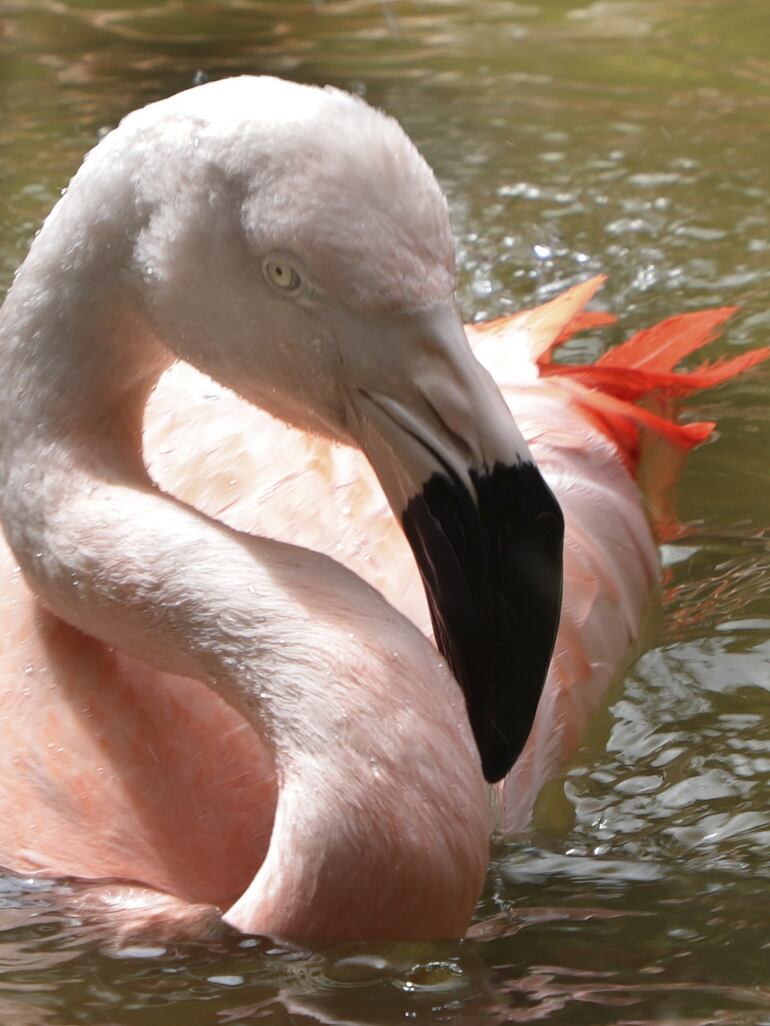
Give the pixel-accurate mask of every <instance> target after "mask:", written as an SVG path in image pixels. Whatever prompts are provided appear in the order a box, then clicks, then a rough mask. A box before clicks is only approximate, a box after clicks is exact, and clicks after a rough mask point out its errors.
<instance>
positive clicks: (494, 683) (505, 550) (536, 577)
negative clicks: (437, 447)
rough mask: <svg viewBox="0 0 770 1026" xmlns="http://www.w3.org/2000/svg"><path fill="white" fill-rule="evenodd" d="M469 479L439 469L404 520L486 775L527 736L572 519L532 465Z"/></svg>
mask: <svg viewBox="0 0 770 1026" xmlns="http://www.w3.org/2000/svg"><path fill="white" fill-rule="evenodd" d="M471 480H472V483H473V487H474V492H475V494H472V493H471V492H469V491H468V489H467V487H465V486H464V485H463V484H462V482H460V481H459V480H457V479H452V478H450V477H448V476H446V475H444V474H434V475H433V476H432V477H431V478H430V480H429V481H428V482H427V483H426V485H425V487H424V488H423V490H422V492H421V493H420V494H419V495H416V496H414V497H413V499H412V500H411V501H410V503H409V504H408V506H407V508H406V510H405V511H404V514H403V526H404V531H405V533H406V536H407V538H408V540H409V543H410V545H411V546H412V550H413V552H414V554H415V558H416V559H417V563H418V565H419V567H420V572H421V574H422V578H423V583H424V585H425V590H426V593H427V596H428V602H429V605H430V610H431V617H432V620H433V628H434V632H435V635H436V643H437V644H438V647H439V649H440V650H441V652H442V653H443V654H444V655H445V656H446V658H447V660H448V662H449V664H450V666H451V667H452V670H453V672H454V674H455V677H456V678H457V680H458V682H459V684H460V686H461V687H462V689H463V692H464V695H465V701H466V705H467V707H468V715H469V719H470V723H471V727H472V728H473V732H474V736H475V738H476V743H477V745H478V749H479V754H480V756H481V764H482V769H483V772H484V776H485V778H486V779H487V780H488V781H489V782H490V783H494V782H496V781H498V780H501V779H502V778H503V777H505V776H506V774H507V773H508V772H509V771H510V769H511V767H512V766H513V764H514V763H515V761H516V759H517V758H518V757H519V755H520V754H521V751H522V749H523V747H524V745H525V743H526V740H527V737H528V736H529V732H530V730H531V728H532V723H533V721H534V718H535V713H536V711H537V705H538V702H539V699H540V695H541V692H542V689H543V685H544V683H545V679H546V675H547V672H548V666H549V664H550V660H551V654H552V651H553V645H554V641H555V639H556V630H557V628H558V624H559V614H560V611H561V587H562V546H563V538H564V518H563V515H562V512H561V509H560V507H559V505H558V503H557V502H556V499H555V498H554V496H553V494H552V492H551V491H550V489H549V488H548V486H547V484H546V483H545V481H544V480H543V478H542V477H541V475H540V472H539V471H538V470H537V468H536V467H535V466H534V464H532V463H519V464H517V465H515V466H505V465H503V464H500V463H498V464H495V466H494V467H493V468H492V470H491V471H488V472H485V473H483V474H478V473H476V472H472V473H471Z"/></svg>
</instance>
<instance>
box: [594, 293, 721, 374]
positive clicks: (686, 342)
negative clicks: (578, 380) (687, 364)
mask: <svg viewBox="0 0 770 1026" xmlns="http://www.w3.org/2000/svg"><path fill="white" fill-rule="evenodd" d="M735 310H736V307H734V306H725V307H722V308H721V309H717V310H701V311H699V312H698V313H689V314H680V315H679V316H677V317H668V318H667V319H666V320H665V321H661V322H660V323H659V324H656V325H654V326H653V327H652V328H645V329H644V330H643V331H638V332H637V333H636V334H635V335H632V336H631V338H629V339H628V340H627V341H625V342H623V343H621V345H619V346H615V347H614V348H613V349H609V350H608V351H607V352H606V353H604V354H603V355H602V356H600V357H599V359H598V360H597V361H596V363H597V365H601V366H604V367H628V368H634V369H636V370H641V369H644V370H649V371H672V370H673V369H674V367H676V365H677V364H678V363H679V362H680V361H681V360H683V359H684V358H685V356H689V355H690V353H694V352H695V351H696V350H697V349H701V348H702V347H703V346H705V345H708V343H709V342H713V341H714V339H715V338H716V337H717V335H718V334H719V332H718V331H717V328H718V327H719V326H720V324H723V323H724V322H725V321H726V320H727V319H728V317H732V315H733V314H734V313H735Z"/></svg>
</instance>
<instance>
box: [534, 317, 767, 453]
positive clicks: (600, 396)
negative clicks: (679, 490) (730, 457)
mask: <svg viewBox="0 0 770 1026" xmlns="http://www.w3.org/2000/svg"><path fill="white" fill-rule="evenodd" d="M734 310H735V308H734V307H723V308H722V309H718V310H704V311H702V312H700V313H692V314H682V315H681V316H679V317H669V318H668V319H667V320H665V321H661V322H660V324H656V325H654V326H653V327H651V328H646V329H645V330H644V331H639V332H637V333H636V334H635V335H633V336H632V337H631V338H629V339H628V340H627V341H626V342H622V343H621V344H620V345H619V346H615V347H614V348H613V349H609V350H608V351H607V352H606V353H604V354H603V355H602V356H600V357H599V359H598V360H597V361H596V362H595V363H593V364H580V365H575V364H566V363H553V362H551V360H550V355H549V356H548V357H546V359H544V360H541V361H539V366H540V373H541V375H543V376H544V377H548V376H553V377H558V378H560V379H561V380H562V381H564V382H565V384H566V382H567V380H569V381H570V382H574V386H575V387H574V388H573V392H574V395H575V400H576V401H577V402H578V403H579V404H580V405H581V406H582V407H583V409H584V410H585V411H586V413H588V414H589V416H590V417H591V419H592V420H593V422H594V423H595V424H596V425H597V427H599V429H600V430H601V431H602V432H603V433H604V434H605V435H607V437H608V438H610V439H611V440H612V441H613V442H614V443H615V445H616V446H617V448H618V452H619V453H620V455H621V456H622V458H623V460H624V461H625V463H626V465H627V466H628V467H629V469H631V470H632V471H634V472H635V471H636V469H637V466H638V460H639V449H640V429H642V428H645V429H647V430H649V431H652V432H653V433H654V434H656V435H659V436H661V437H663V438H665V439H667V440H668V441H669V442H671V443H672V444H673V445H675V446H676V447H677V448H678V449H681V450H687V449H690V448H692V447H693V446H695V445H698V444H699V443H700V442H703V441H705V439H706V438H708V437H709V435H710V434H711V432H712V430H713V428H714V424H713V423H712V422H708V421H702V422H696V423H691V424H678V423H677V422H676V419H675V417H673V416H668V417H667V416H664V415H662V414H661V413H653V412H651V411H650V410H648V409H645V408H644V407H640V406H639V405H637V404H638V403H639V402H640V401H641V400H643V399H647V398H650V399H653V400H656V399H657V400H660V399H672V398H680V397H682V396H687V395H691V394H692V393H693V392H696V391H698V390H700V389H706V388H713V387H714V386H715V385H719V384H722V382H725V381H728V380H729V379H730V378H733V377H735V375H736V374H741V373H742V372H743V371H745V370H748V369H749V368H750V367H754V366H756V365H757V364H759V363H762V361H763V360H766V359H767V358H768V357H769V356H770V348H763V349H754V350H752V351H750V352H747V353H741V354H740V355H739V356H734V357H732V358H730V359H720V360H715V361H713V362H712V363H704V364H703V365H702V366H701V367H699V368H698V369H697V370H694V371H682V372H679V373H677V372H676V371H675V369H674V368H675V367H676V365H677V364H678V363H679V361H680V360H682V359H683V358H684V357H685V356H688V355H689V354H690V353H693V352H695V351H696V350H698V349H700V348H701V347H702V346H705V345H707V344H708V343H709V342H712V341H713V340H714V339H715V338H716V336H717V334H718V332H717V329H718V327H719V326H720V325H721V324H722V323H723V322H724V321H726V320H727V318H728V317H730V316H731V315H732V314H733V313H734ZM592 316H593V315H591V314H583V313H580V314H578V315H577V316H575V317H573V319H572V321H571V322H570V323H569V325H568V326H567V329H565V330H563V331H562V334H561V336H560V338H562V339H563V338H564V337H569V335H570V334H572V331H574V330H580V329H581V328H583V327H585V326H594V325H595V324H598V323H606V317H607V315H605V314H599V315H597V316H596V319H592Z"/></svg>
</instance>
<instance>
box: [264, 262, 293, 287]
mask: <svg viewBox="0 0 770 1026" xmlns="http://www.w3.org/2000/svg"><path fill="white" fill-rule="evenodd" d="M264 271H265V277H266V278H267V280H268V281H269V282H270V284H271V285H272V286H273V287H274V288H277V289H280V290H281V291H282V292H296V291H297V289H298V288H299V287H300V285H301V284H302V279H301V278H300V276H299V274H297V271H296V270H295V268H294V267H293V266H292V265H291V264H290V263H289V261H288V260H285V259H282V258H281V257H272V258H270V259H269V260H266V261H265V263H264Z"/></svg>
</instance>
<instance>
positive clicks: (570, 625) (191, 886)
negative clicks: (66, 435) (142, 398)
mask: <svg viewBox="0 0 770 1026" xmlns="http://www.w3.org/2000/svg"><path fill="white" fill-rule="evenodd" d="M599 284H601V279H593V280H592V281H590V282H586V283H584V284H583V285H580V286H577V287H576V288H573V289H571V290H569V291H568V292H566V293H564V294H562V295H561V296H559V297H558V298H557V299H556V300H554V301H552V302H551V303H548V304H546V305H545V306H544V307H540V308H538V309H536V310H531V311H525V312H522V313H519V314H517V315H514V316H513V317H511V318H505V319H501V320H498V321H495V322H492V323H490V324H488V325H476V326H473V327H469V328H468V329H467V331H468V336H469V339H470V341H471V344H472V346H473V347H474V349H475V351H476V355H477V357H478V358H479V359H480V361H481V362H482V363H484V364H485V365H486V366H487V367H488V369H489V370H490V372H491V373H492V374H493V376H494V377H495V379H496V381H497V383H498V385H499V386H500V388H501V389H502V391H503V394H504V396H505V398H506V400H507V402H508V404H509V406H510V407H511V410H512V411H513V413H514V415H515V417H516V420H517V422H518V424H519V425H520V427H521V429H522V431H523V433H524V435H525V437H526V439H527V442H528V444H529V445H530V448H531V450H532V452H533V455H534V457H535V459H536V461H537V463H538V465H539V466H540V468H541V469H542V471H543V472H544V474H545V476H546V478H547V480H548V482H549V484H550V485H551V487H552V488H553V490H554V492H555V493H556V495H557V496H558V498H559V501H560V503H561V505H562V508H563V510H564V512H565V517H566V542H565V578H564V582H565V583H564V604H563V615H562V621H561V626H560V629H559V634H558V637H557V642H556V648H555V652H554V657H553V661H552V665H551V670H550V673H549V676H548V680H547V683H546V687H545V691H544V694H543V697H542V699H541V703H540V707H539V710H538V713H537V717H536V720H535V725H534V727H533V730H532V733H531V735H530V739H529V741H528V743H527V746H526V749H525V751H524V753H523V755H522V756H521V758H520V759H519V761H518V762H517V764H516V765H515V767H514V769H513V770H512V771H511V773H510V774H509V776H508V778H507V779H506V780H505V781H504V783H502V784H501V785H499V790H500V796H501V806H502V825H503V827H504V828H505V829H516V828H519V827H521V826H523V825H524V824H525V823H526V822H527V819H528V817H529V815H530V813H531V809H532V804H533V802H534V800H535V798H536V796H537V793H538V791H539V789H540V787H541V786H542V784H543V782H544V781H545V780H546V779H548V777H549V776H551V775H552V774H553V773H554V772H555V771H556V770H557V769H558V767H559V766H560V765H561V764H562V762H563V760H564V758H565V757H566V756H567V755H568V754H569V753H570V752H571V751H572V750H573V749H574V747H575V745H576V744H577V743H578V741H579V739H580V737H581V736H582V733H583V731H584V728H585V726H586V724H587V722H588V720H589V718H590V716H591V714H592V712H593V711H594V710H595V709H596V707H597V705H598V704H599V702H600V700H601V696H602V694H603V692H604V690H605V688H606V686H607V685H608V683H609V682H610V680H611V678H612V677H613V675H614V674H615V673H616V672H617V670H618V667H619V665H620V664H621V662H622V660H623V657H624V656H625V654H626V652H627V650H628V647H629V645H630V643H631V642H632V641H633V640H634V638H635V637H636V636H637V634H638V631H639V627H640V623H641V619H642V615H643V612H644V609H645V606H646V605H647V602H648V599H649V596H650V593H651V591H652V590H653V589H654V587H655V586H656V584H657V583H658V581H659V578H660V566H659V561H658V553H657V548H656V544H655V540H654V537H653V532H652V530H651V527H650V525H649V522H648V519H647V517H646V515H645V511H644V502H643V498H642V495H641V494H640V492H639V490H638V487H637V484H636V482H635V480H634V476H633V475H634V472H635V470H636V468H637V466H638V456H639V452H640V441H641V439H640V432H641V431H642V430H645V431H652V432H655V433H657V434H658V435H659V436H660V437H661V438H662V439H664V440H665V441H667V442H670V443H673V444H674V445H675V446H678V447H682V448H687V447H689V446H691V445H693V444H696V443H697V442H698V441H700V440H702V439H703V438H705V437H707V436H708V433H709V432H710V430H711V426H712V425H711V424H687V425H679V424H677V423H676V422H675V421H674V420H672V419H671V418H669V417H667V416H664V415H662V414H660V413H652V412H650V411H648V410H646V409H644V408H642V407H639V406H637V405H636V403H637V402H638V401H639V400H641V399H649V398H650V397H654V396H656V395H661V396H669V397H670V396H676V395H682V394H687V393H689V392H692V391H694V390H695V389H697V388H703V387H710V386H711V385H714V384H718V383H719V382H720V381H724V380H727V379H728V378H730V377H732V376H733V375H735V374H737V373H740V372H741V371H743V370H745V369H747V368H749V367H751V366H754V365H755V364H757V363H759V362H761V361H762V360H764V359H766V358H767V356H768V350H767V349H763V350H756V351H754V352H752V353H746V354H743V355H741V356H738V357H736V358H734V359H732V360H727V361H723V362H721V363H715V364H711V365H705V366H704V367H702V368H701V369H700V370H698V371H694V372H686V373H675V371H674V368H675V366H676V364H677V363H678V361H679V360H680V359H681V358H683V357H684V356H686V355H689V354H691V353H692V352H694V351H695V350H696V349H698V348H699V347H700V346H702V345H704V344H705V343H706V342H708V341H710V340H711V339H712V338H713V337H714V332H715V330H716V328H717V327H718V326H719V325H720V324H721V322H722V321H723V320H724V319H725V317H726V316H727V315H728V314H729V312H731V311H712V312H706V313H703V314H690V315H686V316H684V317H679V318H671V319H670V320H668V321H665V322H663V324H661V325H658V326H656V327H655V328H651V329H648V330H647V331H644V332H640V333H638V334H637V335H635V336H634V337H633V338H631V339H629V340H628V341H627V342H625V343H624V344H622V345H620V346H618V347H616V348H615V349H613V350H610V351H608V352H607V353H606V354H605V355H603V356H602V357H600V358H599V359H598V360H597V361H596V362H595V363H594V364H593V365H590V366H580V367H576V366H570V365H567V364H563V363H558V362H553V361H552V360H551V353H552V350H553V349H554V347H555V346H557V345H558V344H559V343H561V342H562V341H564V340H565V339H566V338H567V337H569V335H570V334H571V333H573V332H574V331H575V330H580V329H582V328H586V327H594V326H597V325H600V324H604V323H608V322H609V321H610V320H611V318H610V316H609V315H606V314H600V315H596V314H591V313H585V312H584V311H583V307H584V305H585V303H586V302H587V301H588V299H589V298H590V297H591V295H592V294H593V292H594V291H595V290H596V288H597V287H598V286H599ZM145 454H146V459H147V462H148V465H149V468H150V471H151V474H152V476H153V477H154V478H155V480H156V481H157V482H158V484H159V485H160V486H161V488H163V489H164V490H165V491H167V492H170V493H171V494H173V495H175V496H177V497H178V498H179V499H181V500H182V501H183V502H185V503H189V504H191V505H193V506H195V507H197V508H198V509H200V510H201V511H203V512H204V513H206V514H209V515H210V516H212V517H215V518H218V519H221V520H222V521H224V522H226V523H227V524H229V525H230V526H232V527H234V528H237V529H238V530H241V531H245V532H249V533H252V534H262V535H267V536H269V537H272V538H275V539H279V540H283V541H288V542H291V543H293V544H295V545H302V546H307V547H309V548H315V549H317V550H320V551H323V552H326V553H328V554H329V555H331V556H333V557H334V558H335V559H338V560H340V561H342V562H343V563H345V564H346V565H347V566H348V567H349V568H350V569H352V570H354V571H355V573H356V574H358V575H360V576H361V577H363V578H364V579H365V580H367V581H369V582H370V583H371V584H372V585H373V586H374V587H375V588H377V589H379V590H380V591H381V592H382V593H383V594H384V595H385V597H386V598H387V599H388V600H389V601H390V602H391V603H392V604H393V605H394V606H396V608H398V609H400V610H401V611H402V612H403V613H405V614H406V615H407V616H408V617H409V618H410V619H411V620H412V621H413V622H414V623H416V624H417V625H418V627H419V628H420V629H421V630H422V631H424V632H426V633H427V632H429V630H430V623H429V617H428V612H427V607H426V604H425V599H424V596H423V592H422V588H421V586H420V581H419V578H418V575H417V571H416V569H415V566H414V561H413V558H412V555H411V553H410V551H409V549H408V546H407V545H406V543H405V541H404V539H403V536H402V534H401V532H400V529H399V528H398V526H397V525H396V523H395V521H394V519H393V517H392V514H391V513H390V510H389V508H388V505H387V502H386V500H385V498H384V496H383V494H382V491H381V489H380V486H379V485H378V483H377V480H376V478H375V477H374V475H373V473H372V471H371V470H370V468H369V466H368V464H367V463H366V461H365V460H364V458H363V457H362V456H361V455H360V454H359V453H358V452H356V451H354V450H352V449H347V448H342V447H339V446H335V445H333V444H332V443H330V442H327V441H324V440H321V439H318V438H314V437H310V436H308V435H305V434H303V433H301V432H299V431H295V430H292V429H289V428H287V427H285V426H283V425H281V424H279V423H278V422H277V421H274V420H273V419H272V418H270V417H269V416H268V415H267V414H265V413H262V412H260V411H259V410H258V409H256V408H254V407H253V406H249V405H248V404H246V403H244V402H243V401H242V400H240V399H238V398H236V397H235V395H234V394H233V393H231V392H229V391H227V390H226V389H224V388H222V387H220V386H219V385H216V384H214V383H213V382H211V381H210V380H209V379H208V378H205V377H204V376H203V375H201V374H199V373H197V372H196V371H193V370H192V369H191V368H190V367H188V366H186V365H184V364H177V365H176V366H174V367H172V368H171V369H170V370H169V371H168V372H167V373H166V374H165V375H164V376H163V378H162V379H161V381H160V383H159V385H158V387H157V389H156V391H155V393H154V395H153V396H152V398H151V400H150V403H149V406H148V410H147V417H146V424H145ZM0 602H1V603H2V608H3V613H4V621H5V622H6V624H7V625H8V626H7V628H6V630H5V632H4V633H3V634H2V636H0V673H2V679H3V683H4V687H3V690H2V693H1V694H0V780H1V781H2V784H1V785H0V864H2V865H4V866H6V867H9V868H12V869H16V870H18V871H20V872H24V873H36V874H41V875H45V876H74V877H79V878H82V879H90V880H100V879H104V878H115V879H117V880H119V881H133V882H134V884H133V885H131V886H124V885H120V884H118V885H111V886H101V887H100V888H98V889H95V890H94V892H93V895H94V900H95V901H96V900H97V899H98V902H99V903H101V907H103V908H105V909H108V910H109V912H110V914H111V915H112V916H114V918H115V922H117V923H119V922H124V923H128V924H131V923H132V922H133V923H136V922H140V923H141V924H143V927H144V928H146V929H148V930H149V931H150V932H152V931H157V930H161V929H166V930H168V929H170V930H172V931H173V929H174V924H176V927H177V928H179V929H183V928H189V929H192V930H194V931H196V930H197V931H198V932H200V931H202V930H204V929H208V928H209V927H210V926H211V923H212V922H216V921H218V913H217V912H216V909H212V906H216V907H218V908H220V909H223V910H224V909H226V908H228V907H229V906H230V905H232V904H233V903H236V902H237V901H238V899H239V897H240V896H241V895H242V894H243V892H244V891H246V890H247V888H248V887H249V885H250V883H251V881H252V879H253V877H254V875H255V874H256V873H257V871H258V870H259V867H260V864H261V863H262V861H263V859H264V858H265V855H266V853H267V851H268V846H269V844H270V837H271V831H272V829H273V816H274V815H275V808H276V793H277V791H276V786H277V785H276V780H275V776H274V773H273V770H272V766H271V762H270V759H269V757H268V755H267V753H266V752H265V750H264V747H263V745H262V743H261V742H260V741H259V739H258V738H257V736H256V735H255V734H254V732H253V731H252V730H251V729H250V727H249V726H248V724H247V723H246V722H245V721H244V720H243V719H242V718H241V717H240V716H239V715H238V714H237V713H236V712H234V710H233V709H232V708H230V707H229V706H228V705H226V704H225V703H224V702H223V701H222V700H221V699H219V698H218V697H217V696H216V695H215V694H214V693H213V692H212V691H210V690H208V689H207V688H205V687H203V686H202V685H201V684H199V683H197V682H195V681H191V680H187V679H184V678H178V677H172V676H171V675H165V674H162V673H160V672H159V671H157V670H153V669H150V668H149V667H147V666H144V665H142V664H141V663H140V662H137V661H136V660H133V659H130V658H128V657H127V656H124V655H122V654H121V653H119V652H115V651H111V650H109V649H107V648H105V647H104V646H103V645H101V644H99V643H98V642H96V641H93V640H92V639H90V638H88V637H87V636H85V635H83V634H81V633H79V632H78V631H76V630H75V629H74V628H71V627H69V626H66V625H65V624H64V623H62V622H60V621H58V620H57V619H56V618H55V617H53V616H52V615H51V614H49V613H47V612H45V611H44V610H43V609H42V608H41V607H40V606H39V604H38V602H37V600H36V599H35V597H34V596H33V595H32V593H31V592H30V591H29V589H28V588H27V586H26V584H25V583H24V580H23V578H22V577H21V575H20V574H19V573H18V568H17V567H16V565H15V562H14V560H13V559H12V557H11V555H10V553H9V552H8V551H7V550H6V549H5V547H4V546H3V547H2V548H0ZM394 656H395V657H398V653H395V652H394ZM318 672H319V673H321V672H323V668H322V667H319V668H318ZM361 686H362V687H364V688H365V687H367V681H366V680H365V679H364V680H362V681H361ZM514 686H515V682H514ZM382 715H383V716H392V715H395V710H393V709H388V708H386V707H384V706H383V707H382ZM458 715H459V713H458ZM403 729H404V730H406V731H413V733H414V737H413V739H412V742H411V743H413V744H414V745H417V746H422V745H424V744H426V743H431V740H430V731H431V724H430V714H429V713H428V712H427V710H426V709H419V708H417V707H415V710H414V712H413V713H410V714H409V715H407V716H406V718H405V719H404V725H403ZM330 744H331V745H332V746H334V745H335V744H339V739H330ZM448 754H449V757H450V759H451V756H452V753H451V752H450V753H448ZM459 754H460V753H459V750H458V757H459ZM339 758H340V759H341V760H343V761H344V758H345V753H344V745H340V749H339ZM403 772H404V774H405V776H408V775H409V772H410V769H409V766H408V765H404V766H403ZM373 788H374V783H373ZM375 793H376V791H375V790H374V789H373V791H372V794H373V795H374V794H375ZM303 801H304V802H305V803H306V804H305V805H304V808H303V807H299V809H298V811H297V814H298V815H300V816H302V815H306V816H310V815H311V813H312V809H311V808H310V807H309V806H308V805H307V803H308V802H311V801H312V796H308V795H306V796H304V798H303ZM450 827H451V829H452V830H455V831H462V830H463V824H462V822H461V821H460V820H458V821H457V822H454V823H452V824H450ZM427 828H430V822H429V819H426V821H425V822H421V821H416V822H415V823H414V830H415V831H416V832H417V834H418V835H419V832H420V831H421V830H422V829H427ZM449 836H450V837H451V834H450V835H449ZM376 843H377V842H376V841H374V840H373V841H372V844H376ZM371 856H372V853H371V852H368V851H366V850H362V851H359V852H358V853H357V858H358V859H359V861H360V862H361V863H362V864H366V862H367V860H369V859H370V858H371ZM290 857H291V853H286V858H290ZM355 871H356V870H355V869H354V870H353V872H354V873H355ZM364 879H366V875H365V874H363V873H362V880H364ZM159 892H161V893H159ZM153 895H155V897H153ZM162 895H168V896H170V897H166V896H162ZM199 906H205V907H203V908H202V909H201V908H199ZM207 908H208V910H209V911H208V913H207V911H206V910H207ZM191 924H192V925H191Z"/></svg>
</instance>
